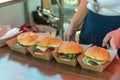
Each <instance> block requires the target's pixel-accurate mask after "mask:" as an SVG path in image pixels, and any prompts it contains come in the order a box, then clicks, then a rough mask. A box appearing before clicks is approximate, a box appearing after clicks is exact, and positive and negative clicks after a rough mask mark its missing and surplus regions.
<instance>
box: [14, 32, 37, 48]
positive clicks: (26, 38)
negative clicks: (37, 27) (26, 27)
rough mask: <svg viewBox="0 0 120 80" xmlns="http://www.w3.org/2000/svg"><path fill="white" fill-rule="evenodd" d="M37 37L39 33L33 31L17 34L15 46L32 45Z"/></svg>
mask: <svg viewBox="0 0 120 80" xmlns="http://www.w3.org/2000/svg"><path fill="white" fill-rule="evenodd" d="M38 39H39V35H38V34H37V33H33V32H24V33H21V34H19V35H18V36H17V42H18V43H17V44H16V46H19V47H20V46H32V45H34V44H35V43H36V42H37V41H38Z"/></svg>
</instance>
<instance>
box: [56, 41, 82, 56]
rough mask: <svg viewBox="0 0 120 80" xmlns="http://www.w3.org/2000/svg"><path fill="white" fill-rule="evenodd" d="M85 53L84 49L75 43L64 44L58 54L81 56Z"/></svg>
mask: <svg viewBox="0 0 120 80" xmlns="http://www.w3.org/2000/svg"><path fill="white" fill-rule="evenodd" d="M82 51H83V47H82V46H81V45H80V44H78V43H75V42H66V43H64V44H62V45H61V46H60V47H59V49H58V53H63V54H68V53H71V54H79V53H81V52H82Z"/></svg>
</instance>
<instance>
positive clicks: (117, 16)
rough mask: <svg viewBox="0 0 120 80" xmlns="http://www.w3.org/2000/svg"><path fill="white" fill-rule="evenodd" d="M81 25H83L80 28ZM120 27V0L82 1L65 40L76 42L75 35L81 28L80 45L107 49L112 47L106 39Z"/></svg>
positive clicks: (65, 35)
mask: <svg viewBox="0 0 120 80" xmlns="http://www.w3.org/2000/svg"><path fill="white" fill-rule="evenodd" d="M81 23H83V25H82V26H81V27H79V25H80V24H81ZM119 27H120V0H112V1H111V0H81V2H80V4H79V6H78V10H77V12H76V13H75V15H74V16H73V18H72V20H71V22H70V24H69V26H68V29H67V30H66V32H65V34H64V40H68V41H71V40H72V41H75V33H76V31H77V29H78V28H79V30H80V31H81V33H80V35H79V43H80V44H93V45H97V46H100V47H104V48H107V47H108V45H109V46H110V40H108V41H107V40H106V38H104V37H105V36H106V35H107V33H109V32H111V31H114V30H117V29H118V28H119ZM113 36H114V35H113ZM103 39H104V40H103ZM111 40H112V39H111ZM105 41H106V43H105ZM118 51H119V50H118ZM119 52H120V51H119ZM119 52H118V53H119ZM119 57H120V54H119Z"/></svg>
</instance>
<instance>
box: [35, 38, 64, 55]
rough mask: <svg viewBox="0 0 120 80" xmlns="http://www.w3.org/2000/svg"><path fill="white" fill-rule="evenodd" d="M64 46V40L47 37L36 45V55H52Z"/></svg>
mask: <svg viewBox="0 0 120 80" xmlns="http://www.w3.org/2000/svg"><path fill="white" fill-rule="evenodd" d="M61 44H62V40H61V39H59V38H53V37H50V36H45V37H42V38H41V39H39V41H38V42H36V44H35V54H41V55H43V54H51V53H52V52H53V51H54V50H56V49H57V48H58V47H59V46H60V45H61Z"/></svg>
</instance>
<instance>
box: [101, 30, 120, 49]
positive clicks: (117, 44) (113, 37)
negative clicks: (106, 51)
mask: <svg viewBox="0 0 120 80" xmlns="http://www.w3.org/2000/svg"><path fill="white" fill-rule="evenodd" d="M108 41H110V46H111V48H112V49H118V48H120V28H119V29H117V30H114V31H111V32H109V33H108V34H107V35H106V36H105V38H104V39H103V45H102V46H107V47H109V46H108V44H107V42H108Z"/></svg>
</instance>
